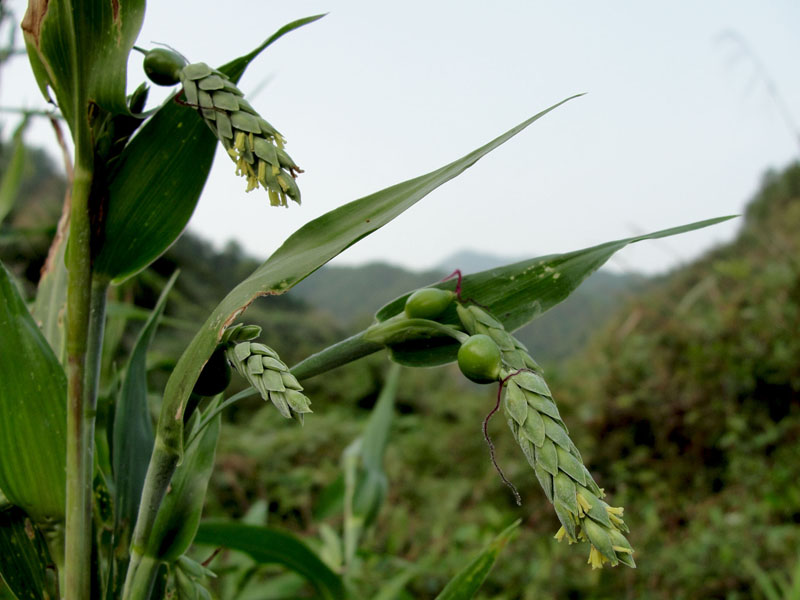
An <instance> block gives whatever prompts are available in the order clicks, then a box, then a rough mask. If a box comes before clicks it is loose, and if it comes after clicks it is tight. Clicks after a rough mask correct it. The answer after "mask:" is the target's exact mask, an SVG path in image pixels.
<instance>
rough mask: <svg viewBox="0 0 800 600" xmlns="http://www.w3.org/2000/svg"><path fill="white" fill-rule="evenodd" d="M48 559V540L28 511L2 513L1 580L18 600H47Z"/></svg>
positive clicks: (4, 510) (10, 508)
mask: <svg viewBox="0 0 800 600" xmlns="http://www.w3.org/2000/svg"><path fill="white" fill-rule="evenodd" d="M48 559H49V556H48V553H47V545H46V544H45V541H44V538H43V537H42V534H41V533H39V531H38V530H37V529H36V528H35V527H34V526H33V523H31V521H30V519H29V518H28V516H27V515H26V514H25V511H23V510H22V509H20V508H17V507H16V506H6V507H5V508H2V509H0V579H2V581H4V582H5V584H6V585H7V586H8V588H9V589H10V590H11V592H12V593H13V594H14V596H16V597H17V599H18V600H46V596H45V589H46V586H45V581H46V568H47V564H48V562H49V560H48Z"/></svg>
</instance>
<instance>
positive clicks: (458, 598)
mask: <svg viewBox="0 0 800 600" xmlns="http://www.w3.org/2000/svg"><path fill="white" fill-rule="evenodd" d="M518 525H519V521H516V522H515V523H513V524H511V525H510V526H509V527H507V528H506V529H505V530H504V531H503V532H501V533H500V534H499V535H498V536H497V537H496V538H494V540H492V541H491V542H490V543H489V545H488V546H486V548H484V549H483V550H482V551H481V553H480V554H479V555H478V556H476V557H475V559H473V561H472V562H471V563H469V564H468V565H467V566H466V567H464V569H462V570H461V571H460V572H459V573H458V574H457V575H456V576H455V577H453V579H451V580H450V582H449V583H448V584H447V585H446V586H445V588H444V589H443V590H442V591H441V593H440V594H439V595H438V596H436V600H469V598H472V597H473V596H474V595H475V594H476V593H477V591H478V589H479V588H480V587H481V585H482V584H483V581H484V580H485V579H486V576H487V575H488V574H489V571H491V569H492V566H493V565H494V563H495V561H496V560H497V556H498V555H499V554H500V551H501V550H502V549H503V547H504V546H505V545H506V543H507V542H508V540H509V539H510V537H511V534H512V533H513V532H514V530H515V529H516V528H517V526H518Z"/></svg>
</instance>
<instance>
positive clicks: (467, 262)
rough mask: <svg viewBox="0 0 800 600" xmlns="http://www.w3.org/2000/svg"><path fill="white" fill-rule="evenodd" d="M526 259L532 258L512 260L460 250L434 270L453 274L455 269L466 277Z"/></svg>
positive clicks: (524, 257)
mask: <svg viewBox="0 0 800 600" xmlns="http://www.w3.org/2000/svg"><path fill="white" fill-rule="evenodd" d="M526 258H531V257H530V256H520V257H517V258H510V257H508V256H499V255H495V254H488V253H485V252H476V251H474V250H459V251H458V252H456V253H454V254H451V255H450V256H448V257H447V258H446V259H444V260H443V261H442V262H440V263H439V264H438V265H437V266H436V267H434V268H435V269H436V270H438V271H443V272H444V271H447V272H448V273H452V272H453V271H454V270H455V269H461V272H462V273H464V274H465V275H466V274H468V273H478V272H479V271H486V270H487V269H494V268H495V267H500V266H502V265H508V264H511V263H515V262H519V261H521V260H525V259H526Z"/></svg>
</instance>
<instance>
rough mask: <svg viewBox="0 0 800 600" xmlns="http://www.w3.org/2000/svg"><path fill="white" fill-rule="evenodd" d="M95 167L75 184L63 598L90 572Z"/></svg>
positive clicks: (72, 596)
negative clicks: (89, 408) (89, 419)
mask: <svg viewBox="0 0 800 600" xmlns="http://www.w3.org/2000/svg"><path fill="white" fill-rule="evenodd" d="M91 186H92V171H91V166H90V167H89V168H86V165H84V164H79V165H77V166H76V169H75V179H74V181H73V184H72V207H71V211H70V236H69V247H68V249H67V260H66V262H67V270H68V271H69V280H68V283H67V381H68V387H67V515H66V548H65V558H66V564H65V588H66V589H65V590H63V592H64V594H65V598H66V599H67V600H81V599H83V598H88V597H89V590H90V582H91V577H90V566H91V540H92V535H91V532H92V527H91V523H92V521H91V499H92V497H91V461H87V457H86V455H87V453H90V452H91V444H90V443H88V442H90V441H91V438H88V437H87V435H86V432H85V428H86V416H87V415H86V406H85V404H86V394H87V392H88V391H89V390H87V389H86V379H85V377H86V363H87V351H88V347H89V343H88V339H89V323H90V314H91V295H92V293H91V292H92V290H91V279H92V268H91V246H90V239H91V230H90V223H89V193H90V189H91Z"/></svg>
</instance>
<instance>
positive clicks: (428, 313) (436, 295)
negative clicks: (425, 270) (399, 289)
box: [405, 288, 456, 320]
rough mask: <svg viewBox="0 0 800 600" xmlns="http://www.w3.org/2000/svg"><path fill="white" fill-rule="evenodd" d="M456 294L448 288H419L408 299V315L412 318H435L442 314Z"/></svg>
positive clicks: (406, 309)
mask: <svg viewBox="0 0 800 600" xmlns="http://www.w3.org/2000/svg"><path fill="white" fill-rule="evenodd" d="M455 297H456V295H455V294H454V293H453V292H451V291H448V290H440V289H437V288H423V289H421V290H417V291H416V292H414V293H413V294H411V295H410V296H409V297H408V300H406V308H405V311H406V316H408V318H410V319H431V320H432V319H435V318H436V317H438V316H439V315H441V314H442V313H443V312H444V311H445V309H447V307H448V306H450V304H452V303H453V300H454V299H455Z"/></svg>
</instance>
